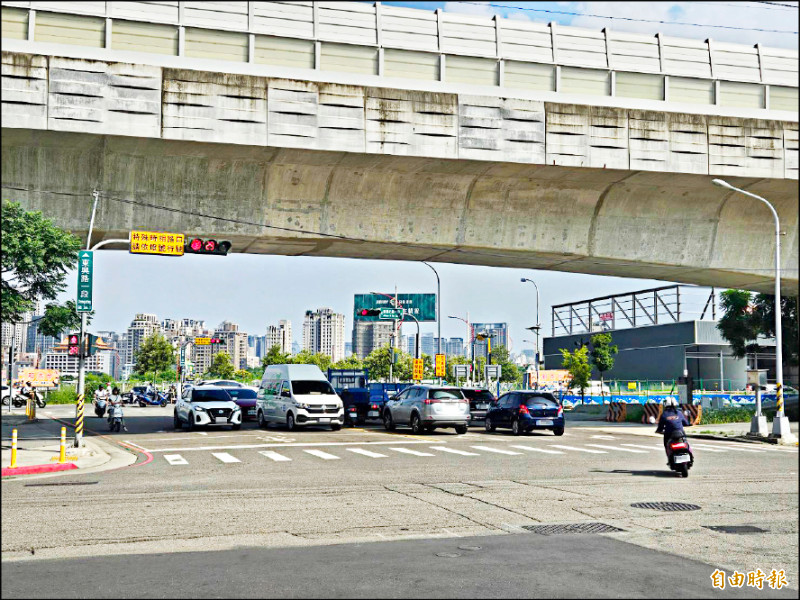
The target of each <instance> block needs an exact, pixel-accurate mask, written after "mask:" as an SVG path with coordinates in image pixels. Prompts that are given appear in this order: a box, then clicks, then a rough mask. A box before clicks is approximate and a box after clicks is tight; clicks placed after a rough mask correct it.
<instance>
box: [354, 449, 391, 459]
mask: <svg viewBox="0 0 800 600" xmlns="http://www.w3.org/2000/svg"><path fill="white" fill-rule="evenodd" d="M345 450H347V451H348V452H355V453H356V454H363V455H364V456H369V457H370V458H386V455H385V454H378V453H377V452H370V451H369V450H363V449H362V448H345Z"/></svg>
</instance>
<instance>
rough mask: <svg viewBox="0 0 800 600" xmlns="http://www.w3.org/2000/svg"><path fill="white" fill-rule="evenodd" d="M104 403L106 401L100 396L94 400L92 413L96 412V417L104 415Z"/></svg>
mask: <svg viewBox="0 0 800 600" xmlns="http://www.w3.org/2000/svg"><path fill="white" fill-rule="evenodd" d="M106 404H107V403H106V401H105V400H103V399H102V398H98V399H97V400H95V403H94V414H96V415H97V416H98V417H103V416H105V414H106Z"/></svg>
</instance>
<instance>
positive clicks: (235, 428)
mask: <svg viewBox="0 0 800 600" xmlns="http://www.w3.org/2000/svg"><path fill="white" fill-rule="evenodd" d="M241 428H242V424H241V423H234V424H233V425H231V429H232V430H233V431H239V430H240V429H241Z"/></svg>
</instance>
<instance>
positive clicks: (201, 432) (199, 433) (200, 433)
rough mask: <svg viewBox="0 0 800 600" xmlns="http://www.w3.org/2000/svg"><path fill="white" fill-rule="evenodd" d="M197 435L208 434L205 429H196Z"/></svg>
mask: <svg viewBox="0 0 800 600" xmlns="http://www.w3.org/2000/svg"><path fill="white" fill-rule="evenodd" d="M195 433H196V434H197V435H208V433H206V432H205V431H195Z"/></svg>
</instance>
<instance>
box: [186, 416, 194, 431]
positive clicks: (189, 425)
mask: <svg viewBox="0 0 800 600" xmlns="http://www.w3.org/2000/svg"><path fill="white" fill-rule="evenodd" d="M194 428H195V423H194V413H193V412H190V413H189V420H188V421H186V429H188V430H189V431H193V430H194Z"/></svg>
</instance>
